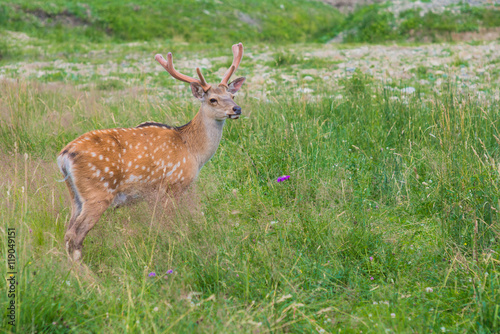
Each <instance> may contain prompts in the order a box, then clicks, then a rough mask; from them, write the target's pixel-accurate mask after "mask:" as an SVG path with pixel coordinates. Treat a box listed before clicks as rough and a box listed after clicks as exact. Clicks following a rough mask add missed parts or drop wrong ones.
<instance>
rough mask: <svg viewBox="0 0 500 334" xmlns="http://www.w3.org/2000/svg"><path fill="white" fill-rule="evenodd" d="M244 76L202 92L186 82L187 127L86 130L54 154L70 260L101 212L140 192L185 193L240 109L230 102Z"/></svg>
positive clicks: (78, 255) (78, 252)
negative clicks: (192, 108)
mask: <svg viewBox="0 0 500 334" xmlns="http://www.w3.org/2000/svg"><path fill="white" fill-rule="evenodd" d="M243 82H244V78H238V79H236V80H235V81H233V82H232V83H231V84H230V85H229V86H228V87H226V86H225V85H221V86H219V87H215V88H210V89H209V90H208V91H206V92H205V91H203V89H202V88H201V86H200V85H199V84H198V83H191V88H192V90H193V95H194V96H195V97H196V98H198V99H199V100H200V101H201V108H200V110H199V112H198V113H197V114H196V116H195V117H194V119H193V120H192V121H191V122H189V123H188V124H186V125H184V126H182V127H179V128H173V127H169V126H165V125H161V124H157V123H152V122H150V123H147V124H143V125H140V126H138V127H135V128H117V129H106V130H95V131H91V132H88V133H86V134H84V135H82V136H80V137H79V138H77V139H75V140H74V141H72V142H71V143H69V144H68V145H67V146H66V147H65V148H64V149H63V150H62V151H61V153H60V154H59V156H58V164H59V167H60V169H61V171H62V173H63V175H64V177H65V182H66V185H67V187H68V190H69V192H70V196H71V202H72V214H71V218H70V221H69V223H68V228H67V232H66V235H65V242H66V248H67V250H68V253H69V254H70V256H71V257H72V258H73V259H75V260H79V259H80V258H81V249H82V245H83V240H84V239H85V236H86V235H87V233H88V232H89V231H90V230H91V229H92V228H93V227H94V225H95V224H96V223H97V221H98V220H99V218H100V217H101V215H102V214H103V213H104V211H106V209H107V208H108V207H109V206H110V205H112V204H114V205H116V206H119V205H121V204H125V203H127V202H129V201H130V200H131V199H134V198H137V197H142V195H143V194H145V193H151V192H157V191H160V192H169V193H171V194H172V195H175V194H176V193H180V192H182V191H183V190H185V189H186V188H187V187H188V186H189V185H190V184H191V183H192V182H193V181H194V180H195V179H196V178H197V176H198V173H199V171H200V169H201V168H202V167H203V165H204V164H205V163H206V162H207V161H208V160H210V158H211V157H212V155H213V154H214V153H215V151H216V150H217V147H218V145H219V142H220V139H221V137H222V128H223V126H224V122H225V120H226V119H227V118H238V117H239V114H240V113H241V108H240V107H239V106H238V105H237V104H236V103H235V102H234V101H233V97H234V96H233V94H234V93H236V92H237V91H238V89H239V88H240V87H241V85H242V84H243Z"/></svg>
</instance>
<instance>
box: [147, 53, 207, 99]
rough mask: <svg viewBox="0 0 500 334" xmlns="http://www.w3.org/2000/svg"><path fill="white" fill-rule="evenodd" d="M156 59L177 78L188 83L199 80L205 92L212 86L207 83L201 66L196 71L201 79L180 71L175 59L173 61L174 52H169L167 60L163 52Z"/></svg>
mask: <svg viewBox="0 0 500 334" xmlns="http://www.w3.org/2000/svg"><path fill="white" fill-rule="evenodd" d="M155 59H156V61H158V62H159V63H160V65H161V66H163V67H164V68H165V69H166V70H167V72H168V73H170V75H171V76H172V77H173V78H175V79H177V80H181V81H184V82H188V83H191V82H197V83H199V84H200V85H201V87H202V88H203V90H204V91H205V92H206V91H207V90H209V89H210V87H211V86H210V85H209V84H207V82H206V81H205V78H204V77H203V75H202V74H201V71H200V69H199V68H197V69H196V72H197V73H198V76H199V77H200V80H198V79H195V78H191V77H190V76H187V75H184V74H182V73H180V72H178V71H177V70H176V69H175V68H174V61H173V57H172V52H169V53H168V54H167V60H165V58H163V56H162V55H161V54H157V55H156V56H155Z"/></svg>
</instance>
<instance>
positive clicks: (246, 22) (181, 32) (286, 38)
mask: <svg viewBox="0 0 500 334" xmlns="http://www.w3.org/2000/svg"><path fill="white" fill-rule="evenodd" d="M256 8H258V10H255V9H256ZM341 20H342V16H341V15H340V13H339V12H338V11H337V10H335V9H333V7H331V6H328V5H326V4H324V3H321V2H319V1H298V0H292V1H287V2H286V4H283V3H282V2H281V1H277V0H272V1H263V0H251V1H234V0H224V1H207V0H204V1H196V0H189V1H182V2H179V1H173V0H168V1H142V0H140V1H134V3H128V4H123V2H121V1H116V0H115V1H107V2H106V3H104V2H102V1H98V0H91V1H87V2H86V3H85V4H82V3H80V2H79V1H67V0H56V1H51V2H50V3H48V2H39V1H35V2H33V1H26V0H15V1H11V2H9V3H3V4H0V27H3V28H4V29H8V30H15V31H22V32H26V33H28V34H30V35H32V36H35V37H40V38H44V39H51V40H54V41H56V42H57V43H62V42H68V41H75V40H76V41H79V42H82V41H87V42H94V43H96V42H97V43H101V42H110V41H118V42H123V41H136V40H140V41H143V40H152V39H161V40H173V41H176V42H177V43H181V42H190V43H199V42H204V43H214V44H216V43H221V42H225V41H227V40H233V39H235V38H236V39H238V38H239V39H240V40H245V41H247V42H250V41H257V40H260V41H262V40H265V41H267V42H270V43H286V42H301V41H302V42H303V41H307V40H309V41H311V40H316V41H317V40H328V39H329V38H331V37H333V36H334V35H335V29H336V27H338V26H339V23H340V22H341Z"/></svg>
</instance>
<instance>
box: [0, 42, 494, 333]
mask: <svg viewBox="0 0 500 334" xmlns="http://www.w3.org/2000/svg"><path fill="white" fill-rule="evenodd" d="M202 52H204V54H207V55H208V54H210V52H212V53H213V52H214V51H213V50H211V51H209V50H207V51H202ZM253 52H254V53H255V51H253ZM116 54H118V53H116ZM272 54H273V55H277V56H271V59H274V60H275V61H277V60H279V59H283V62H282V63H280V64H276V65H274V66H279V67H280V68H281V69H282V70H283V71H287V70H288V68H289V67H290V66H291V67H293V66H295V65H296V64H297V63H300V62H302V61H304V60H303V57H302V56H290V55H285V53H283V52H278V53H272ZM111 57H114V56H111ZM273 57H274V58H273ZM248 62H249V63H250V64H251V62H250V60H248ZM257 64H258V62H257ZM312 64H314V63H312ZM245 67H246V68H245ZM252 67H253V65H247V64H245V65H244V66H242V69H241V70H240V71H241V73H245V71H247V72H246V74H247V75H248V76H249V77H251V75H252V73H253V72H252V71H253V70H252ZM61 71H62V69H60V70H59V72H57V73H60V72H61ZM418 72H422V75H426V74H427V71H426V70H420V69H418ZM121 75H122V74H120V73H118V74H116V76H117V77H118V78H121ZM141 75H142V81H139V82H138V83H139V85H140V86H142V87H143V89H142V90H139V91H133V90H126V89H125V90H124V89H123V86H122V85H123V83H122V81H110V82H109V83H107V82H100V81H95V88H96V89H97V90H96V89H95V88H92V87H93V86H92V85H90V86H88V87H89V88H88V89H87V90H85V91H83V90H79V89H77V88H75V86H74V84H73V83H72V82H71V81H67V82H66V81H65V82H60V81H55V82H52V83H46V79H45V78H44V77H40V78H39V79H35V78H33V79H31V80H20V81H19V82H13V81H3V82H2V84H1V87H0V99H1V101H2V109H1V118H0V119H1V123H0V146H1V147H2V152H3V153H2V155H1V157H0V159H1V161H2V163H1V164H0V166H1V167H0V168H1V173H0V175H2V176H1V178H0V191H1V193H2V194H3V195H2V196H1V197H0V201H1V207H0V208H1V209H0V220H1V221H2V226H1V229H0V234H2V237H1V239H0V240H1V242H2V244H1V249H2V251H1V252H2V257H5V254H6V251H7V244H6V242H5V240H7V237H6V231H7V228H10V227H13V228H15V229H16V231H17V239H16V240H17V243H16V247H17V256H18V263H17V268H18V277H17V279H18V282H19V285H18V287H17V289H18V294H17V297H16V302H17V304H16V305H17V324H18V325H17V327H16V328H15V331H16V332H19V333H24V332H35V331H37V332H51V333H58V332H60V333H66V332H79V333H80V332H84V333H85V332H89V333H91V332H100V331H109V332H134V333H135V332H186V333H187V332H254V331H257V332H278V333H279V332H323V331H325V332H337V331H339V329H342V330H344V331H347V332H353V333H354V332H360V331H363V332H365V333H366V332H373V333H379V332H380V333H385V332H387V331H392V332H397V333H404V332H430V331H431V330H432V331H434V332H442V331H444V330H445V331H446V332H464V331H465V332H478V333H494V332H498V331H499V330H500V319H499V314H498V311H499V310H498V309H499V302H500V301H499V297H498V296H499V295H500V294H499V293H498V290H499V288H500V282H499V271H498V262H499V260H500V259H499V256H498V252H499V251H500V250H499V246H498V241H497V240H498V238H499V232H500V231H499V228H498V210H500V202H499V201H500V198H499V189H498V185H499V183H498V181H499V170H498V163H499V162H498V161H499V138H500V134H499V133H498V119H499V116H500V115H499V111H498V110H499V108H498V102H497V101H496V100H495V99H493V97H492V96H488V97H487V98H486V99H479V98H477V97H475V95H469V94H467V93H464V92H460V91H459V88H460V87H457V85H456V84H455V83H454V81H453V80H451V79H450V80H449V81H448V82H447V83H446V85H445V86H444V88H442V89H441V91H440V92H439V94H438V93H430V92H428V93H427V94H426V95H420V94H419V91H417V92H416V93H415V94H412V95H398V94H396V92H395V91H393V90H390V89H388V88H387V86H385V88H384V86H383V84H381V83H379V82H378V81H376V80H374V78H373V77H371V76H370V75H367V74H362V73H360V72H359V71H355V72H354V73H353V74H348V73H346V74H345V76H344V77H343V78H341V79H340V81H339V86H333V87H331V86H326V87H325V86H323V85H321V84H320V83H317V84H316V86H313V87H314V89H315V95H314V96H308V95H297V94H295V92H294V90H295V88H296V86H293V85H292V86H285V85H276V86H275V87H274V90H273V91H272V92H270V93H269V96H270V97H271V99H269V100H266V99H256V98H254V97H255V94H254V93H255V92H253V91H252V89H255V88H256V87H255V86H252V84H251V82H250V83H249V86H246V87H244V88H243V93H244V94H243V95H242V96H239V97H237V100H238V103H239V104H240V105H241V106H242V107H243V109H244V115H245V116H244V117H243V118H242V119H239V120H237V121H234V122H228V124H227V125H226V128H225V130H224V135H223V140H222V142H221V146H220V147H219V149H218V151H217V153H216V154H215V156H214V157H213V158H212V160H211V161H210V162H209V163H208V164H207V165H206V166H205V167H204V169H203V170H202V172H201V173H200V176H199V180H198V181H197V182H196V186H195V187H194V188H193V189H192V190H190V192H189V193H188V195H187V196H185V197H184V198H182V199H181V200H179V201H177V202H175V204H169V205H167V206H166V207H164V206H163V204H161V203H155V202H154V201H153V202H151V203H149V202H143V203H139V204H138V205H136V206H133V207H127V208H123V209H119V210H110V211H108V212H106V213H105V215H104V216H103V217H102V218H101V220H100V222H99V223H98V225H97V226H96V227H95V228H94V229H93V230H92V231H91V232H90V234H89V236H88V237H87V239H86V241H85V248H84V256H85V257H84V262H85V264H86V267H84V268H79V267H75V266H72V265H71V263H70V262H69V261H68V259H67V257H66V255H65V253H64V246H63V242H62V240H63V235H64V225H65V222H66V221H67V220H68V218H69V214H70V212H69V201H68V196H67V190H66V189H65V187H64V185H63V184H62V183H60V182H57V180H59V179H61V175H60V174H59V172H58V171H57V168H56V164H55V156H56V155H57V153H58V151H59V150H60V148H62V147H63V146H64V145H65V144H66V143H67V142H69V141H71V140H72V139H74V138H75V137H76V136H78V135H79V134H81V133H83V132H85V131H89V130H92V129H96V128H109V127H117V126H135V125H137V124H138V123H140V122H142V121H145V120H149V119H153V120H157V121H163V120H167V121H168V122H169V123H171V124H174V125H178V124H182V123H185V122H187V121H188V120H189V119H190V118H191V117H192V116H193V115H194V112H195V110H196V109H197V104H196V103H195V101H193V100H194V99H190V98H188V96H189V92H188V88H187V87H185V86H184V85H183V86H184V87H183V89H182V91H179V92H177V91H175V90H172V89H173V87H171V86H170V85H172V83H171V82H170V83H169V84H168V85H167V86H166V88H165V87H164V83H165V82H166V81H164V80H160V79H158V80H160V81H150V79H148V78H155V77H156V76H155V75H154V74H153V73H149V72H146V73H145V74H141ZM215 76H216V75H215V73H214V77H215ZM90 80H92V79H90ZM94 80H96V79H94ZM117 82H119V83H117ZM141 82H142V83H141ZM145 82H149V84H144V83H145ZM339 87H342V88H339ZM128 89H130V88H128ZM165 89H167V91H166V93H165ZM431 92H432V91H431ZM339 93H340V94H341V95H342V96H343V97H342V98H341V99H338V98H335V97H332V96H337V95H338V94H339ZM395 94H396V95H395ZM281 175H291V178H290V179H289V180H288V181H285V182H281V183H277V182H276V179H277V177H279V176H281ZM168 270H172V271H173V273H171V274H167V271H168ZM1 271H2V275H3V276H6V273H7V269H6V267H5V266H2V269H1ZM150 272H155V273H156V274H157V276H156V277H148V274H149V273H150ZM8 302H9V300H8V299H7V296H6V294H2V295H1V297H0V308H1V309H2V310H6V305H7V303H8ZM2 312H4V314H5V315H6V313H5V312H6V311H2ZM1 326H2V329H3V330H5V331H11V330H12V328H11V327H10V325H8V324H6V323H5V322H2V324H1ZM443 328H444V329H443Z"/></svg>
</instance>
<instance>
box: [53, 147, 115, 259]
mask: <svg viewBox="0 0 500 334" xmlns="http://www.w3.org/2000/svg"><path fill="white" fill-rule="evenodd" d="M57 162H58V164H59V168H60V169H61V172H62V173H63V175H64V180H65V182H66V185H67V187H68V190H69V193H70V195H71V204H72V206H71V218H70V220H69V222H68V226H67V228H66V234H65V235H64V242H65V245H66V251H67V252H68V254H69V255H70V257H71V258H72V259H73V260H75V261H78V260H80V258H81V255H82V251H81V250H82V246H83V240H84V239H85V236H86V235H87V233H88V232H89V231H90V230H91V229H92V227H94V225H95V224H96V223H97V221H98V220H99V218H100V217H101V216H102V214H103V213H104V211H106V209H107V208H108V206H109V205H110V204H111V202H112V200H113V197H114V196H112V195H111V194H109V193H102V192H98V193H95V194H93V195H94V196H93V199H92V200H89V201H86V200H85V198H86V197H89V196H84V195H82V194H81V192H80V191H79V190H78V187H77V185H76V183H75V179H74V175H73V173H72V162H73V161H72V159H71V156H68V154H64V153H63V154H61V155H60V156H59V157H58V159H57ZM97 198H98V199H100V200H96V199H97Z"/></svg>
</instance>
